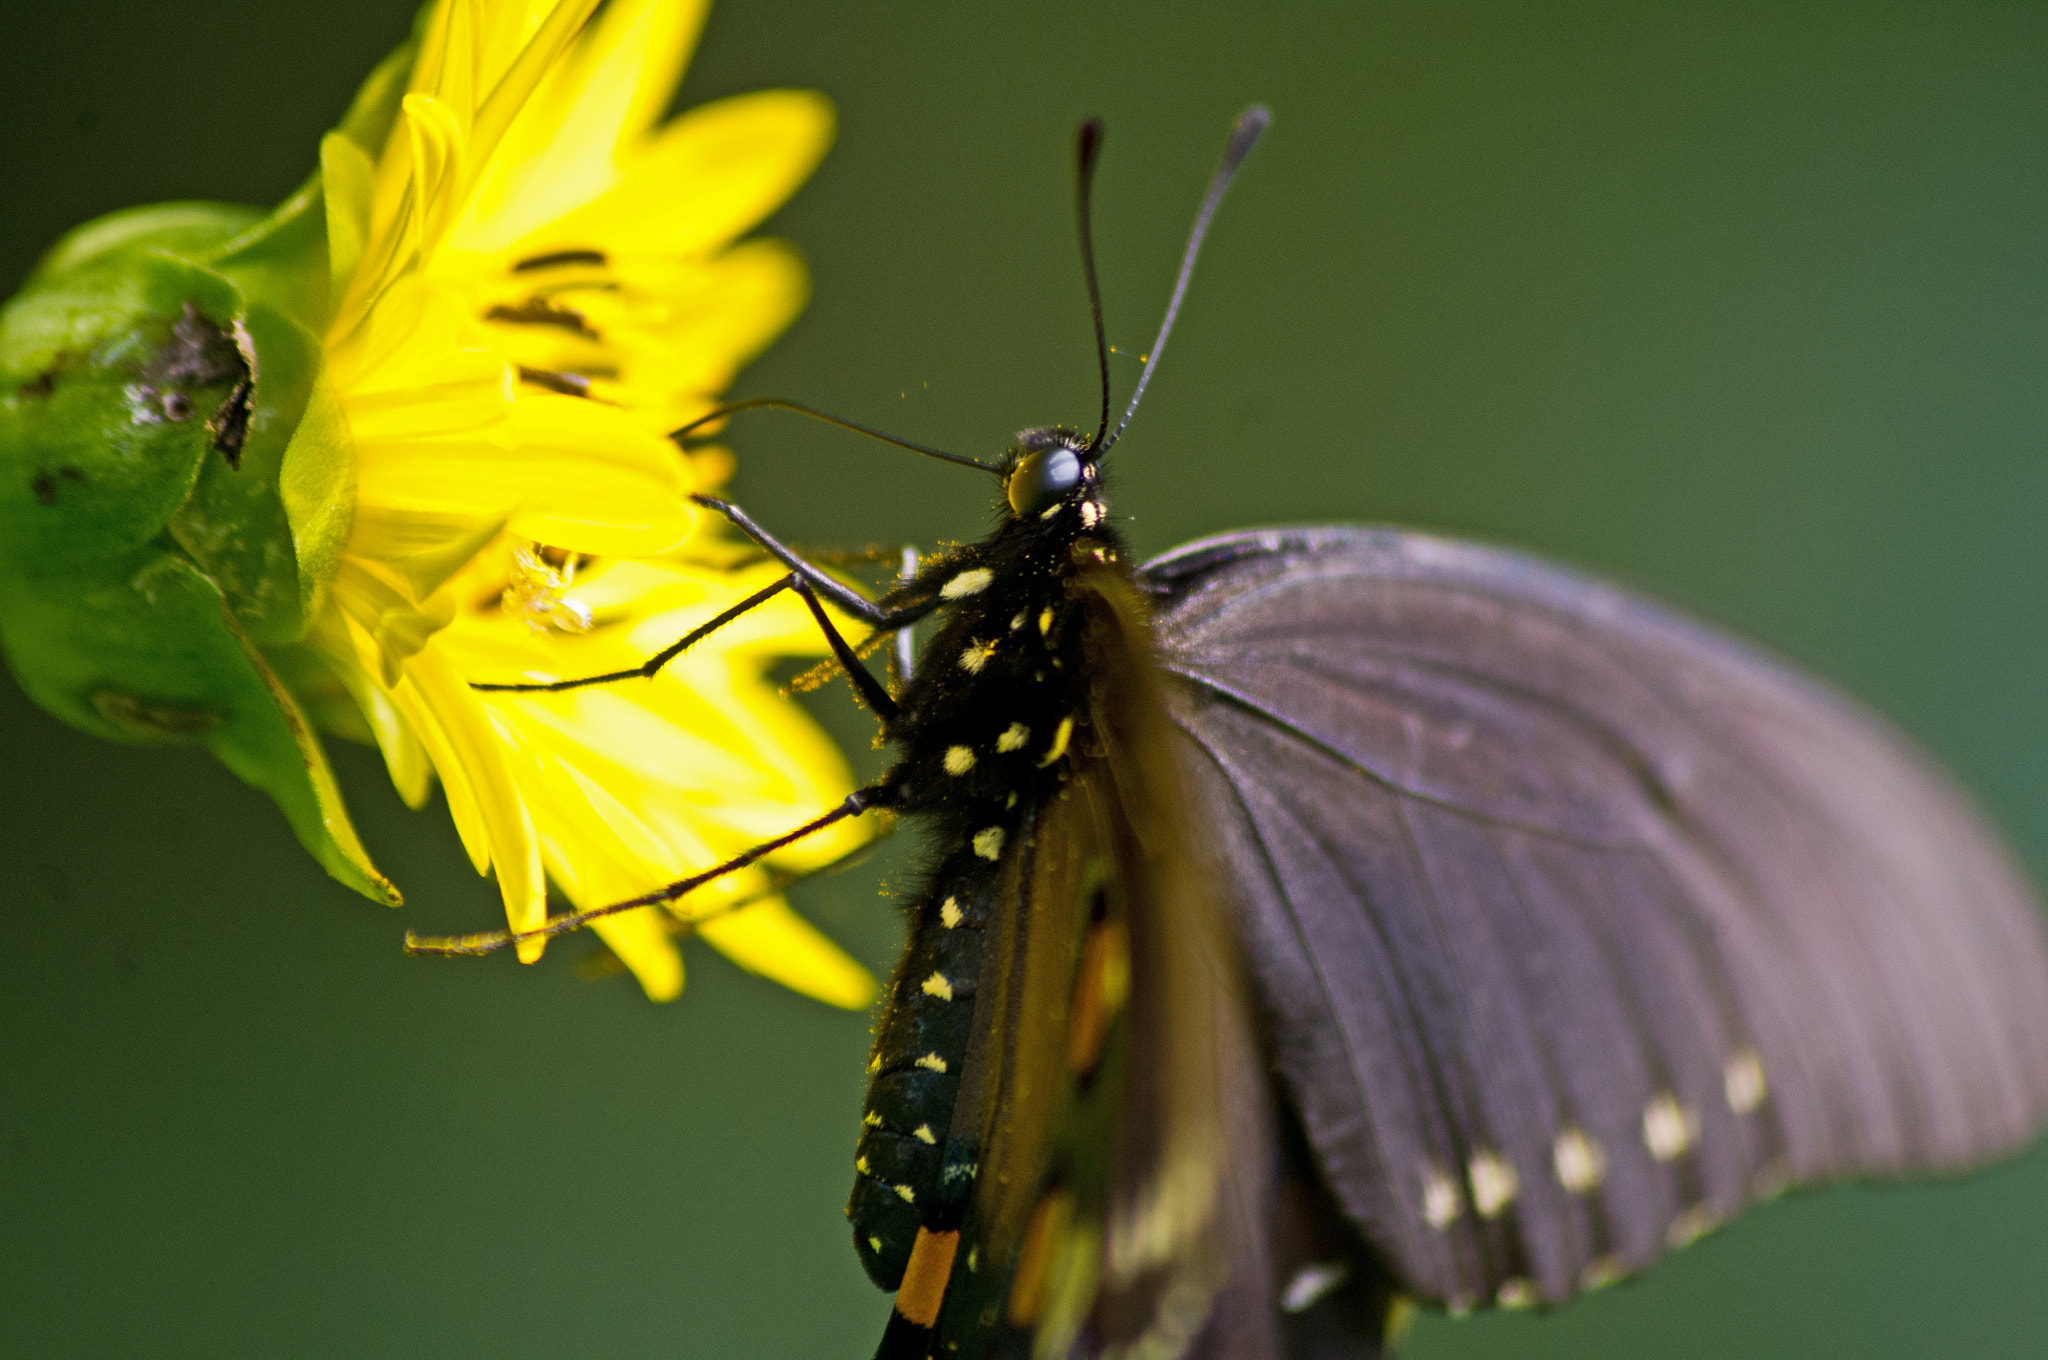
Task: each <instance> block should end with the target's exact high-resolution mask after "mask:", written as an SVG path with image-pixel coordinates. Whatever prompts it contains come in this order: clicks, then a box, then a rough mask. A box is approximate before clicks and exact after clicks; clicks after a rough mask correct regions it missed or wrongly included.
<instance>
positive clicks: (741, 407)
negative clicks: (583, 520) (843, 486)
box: [668, 397, 1003, 477]
mask: <svg viewBox="0 0 2048 1360" xmlns="http://www.w3.org/2000/svg"><path fill="white" fill-rule="evenodd" d="M741 411H794V412H796V413H797V414H798V415H800V416H809V417H810V418H811V419H812V420H822V421H824V422H825V423H826V424H827V425H837V426H838V427H839V428H840V429H842V430H852V431H853V432H854V433H855V434H864V435H866V436H867V437H868V438H870V439H879V440H881V441H882V442H883V443H884V444H894V445H895V446H896V447H897V448H899V449H909V450H910V451H911V452H912V453H921V454H923V455H924V456H925V457H927V458H936V459H938V460H939V461H940V462H943V463H958V464H959V465H960V466H961V467H971V468H979V469H980V470H981V471H983V472H989V473H994V474H995V475H996V476H998V477H1000V476H1002V475H1003V470H1002V469H1001V468H999V467H996V466H994V465H993V464H990V463H983V462H980V461H978V460H976V459H973V458H968V457H965V456H963V455H961V454H957V453H947V452H946V451H945V450H944V449H932V448H926V447H925V446H924V445H923V444H913V443H911V442H910V441H909V440H908V439H898V438H897V437H896V436H895V435H893V434H883V433H882V432H881V431H880V430H871V429H869V428H868V427H867V426H865V425H857V424H855V423H854V422H853V421H851V420H841V419H840V418H839V417H838V416H833V415H827V414H825V413H824V412H823V411H819V410H814V409H813V408H811V407H809V406H804V405H801V404H800V403H797V402H794V401H784V400H783V399H782V398H780V397H752V398H749V399H748V400H746V401H736V402H734V403H733V404H732V405H730V406H721V407H719V408H718V409H717V410H715V411H712V412H711V413H709V414H708V415H701V416H698V417H697V418H696V419H695V420H693V421H691V422H690V423H689V424H687V425H684V426H681V427H679V428H677V429H673V430H670V431H669V432H668V437H669V438H670V439H672V440H674V441H675V443H676V446H677V447H678V448H680V447H681V446H682V443H683V440H684V438H685V437H686V436H688V434H689V433H690V431H692V430H695V429H698V428H700V427H702V426H705V425H709V424H711V423H712V422H713V421H717V420H723V419H725V418H726V417H727V416H730V415H737V414H738V413H739V412H741Z"/></svg>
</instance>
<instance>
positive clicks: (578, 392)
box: [519, 364, 590, 397]
mask: <svg viewBox="0 0 2048 1360" xmlns="http://www.w3.org/2000/svg"><path fill="white" fill-rule="evenodd" d="M519 381H521V382H523V383H531V384H533V385H534V386H535V387H544V388H546V389H547V390H548V391H550V392H560V393H561V394H562V395H563V396H565V397H588V396H589V395H590V379H589V378H586V377H584V376H583V375H582V374H581V373H559V372H557V371H555V370H554V369H552V368H528V367H527V366H526V365H525V364H521V365H520V366H519Z"/></svg>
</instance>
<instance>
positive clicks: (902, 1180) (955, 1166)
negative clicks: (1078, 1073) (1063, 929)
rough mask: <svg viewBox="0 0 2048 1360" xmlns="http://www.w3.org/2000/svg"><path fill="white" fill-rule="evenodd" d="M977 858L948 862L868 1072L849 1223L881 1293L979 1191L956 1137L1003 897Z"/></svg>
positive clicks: (920, 913) (919, 921)
mask: <svg viewBox="0 0 2048 1360" xmlns="http://www.w3.org/2000/svg"><path fill="white" fill-rule="evenodd" d="M973 858H974V856H973V855H972V852H971V851H970V852H968V853H967V854H959V853H955V854H954V855H951V856H949V857H948V858H947V860H946V861H945V862H944V863H943V864H941V865H940V867H939V871H938V873H937V874H936V876H935V877H934V879H933V883H932V887H931V889H930V891H929V892H928V893H927V894H926V898H925V900H924V901H922V902H920V903H919V909H918V910H917V912H916V914H915V916H914V918H913V922H912V927H911V938H910V945H909V947H908V948H907V949H906V950H905V951H904V955H903V961H902V962H901V963H900V964H898V965H897V969H896V976H895V978H894V980H893V981H892V982H891V984H890V990H889V1002H888V1007H887V1009H886V1010H885V1011H884V1012H883V1016H882V1023H881V1026H880V1029H879V1031H878V1032H877V1034H876V1036H875V1049H874V1056H873V1057H872V1058H871V1059H870V1061H869V1064H868V1070H869V1073H870V1081H869V1085H868V1098H867V1105H866V1108H865V1110H864V1111H863V1112H862V1115H861V1124H862V1127H861V1138H860V1145H859V1148H858V1149H857V1151H856V1153H855V1156H854V1172H855V1177H854V1185H853V1197H852V1199H851V1200H850V1201H849V1202H848V1204H847V1206H846V1213H847V1217H848V1218H850V1219H852V1220H853V1236H854V1246H855V1248H856V1249H857V1250H858V1251H859V1253H860V1260H861V1265H862V1266H863V1267H864V1268H865V1269H866V1270H867V1272H868V1275H869V1277H870V1278H871V1279H873V1280H874V1282H875V1283H876V1284H878V1285H880V1286H881V1287H882V1288H884V1289H892V1290H893V1289H895V1288H896V1287H897V1286H898V1285H899V1284H900V1283H901V1282H902V1279H903V1270H904V1266H905V1265H906V1264H907V1263H908V1262H909V1260H910V1251H911V1247H912V1246H913V1245H914V1244H915V1241H916V1238H917V1230H918V1229H919V1228H920V1227H925V1226H932V1227H947V1226H950V1225H951V1224H952V1223H954V1222H957V1220H958V1217H959V1208H960V1205H961V1203H962V1201H963V1200H964V1198H965V1194H966V1191H967V1190H968V1189H969V1188H970V1187H971V1186H972V1185H973V1182H974V1152H973V1148H972V1146H971V1145H963V1144H962V1143H961V1142H960V1141H959V1140H956V1139H951V1138H949V1136H948V1131H949V1130H950V1128H951V1126H952V1120H953V1104H954V1098H955V1096H956V1095H957V1094H958V1092H959V1089H960V1070H961V1068H962V1067H963V1066H964V1065H965V1062H966V1058H967V1043H968V1038H969V1035H970V1032H971V1030H972V1027H973V1022H974V998H975V993H976V990H977V988H978V984H979V982H980V977H981V961H982V953H983V934H982V927H983V925H984V923H985V922H986V921H987V919H988V910H987V908H988V901H989V897H990V894H991V893H992V891H993V889H994V886H995V876H994V873H993V872H992V870H993V868H994V866H993V865H992V864H987V862H986V861H984V865H985V866H986V867H983V866H977V865H976V864H974V863H972V860H973Z"/></svg>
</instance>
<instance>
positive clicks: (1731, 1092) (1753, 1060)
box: [1721, 1046, 1770, 1114]
mask: <svg viewBox="0 0 2048 1360" xmlns="http://www.w3.org/2000/svg"><path fill="white" fill-rule="evenodd" d="M1721 1085H1722V1087H1723V1088H1724V1089H1725V1090H1726V1091H1727V1092H1728V1108H1729V1109H1731V1110H1733V1111H1735V1113H1737V1114H1748V1113H1750V1112H1751V1111H1753V1110H1755V1109H1756V1107H1757V1106H1759V1105H1761V1104H1763V1103H1764V1097H1765V1096H1766V1095H1768V1094H1769V1093H1770V1087H1769V1086H1768V1085H1767V1084H1766V1083H1765V1082H1764V1060H1763V1059H1762V1058H1759V1057H1758V1056H1757V1053H1756V1050H1755V1049H1753V1048H1749V1047H1746V1046H1745V1047H1743V1048H1738V1049H1736V1050H1735V1053H1734V1056H1732V1057H1730V1058H1729V1059H1728V1061H1727V1062H1726V1063H1725V1064H1723V1065H1722V1068H1721Z"/></svg>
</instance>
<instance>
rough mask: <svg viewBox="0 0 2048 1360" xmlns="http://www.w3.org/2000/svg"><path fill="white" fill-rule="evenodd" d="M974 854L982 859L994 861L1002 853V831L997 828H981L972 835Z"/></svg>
mask: <svg viewBox="0 0 2048 1360" xmlns="http://www.w3.org/2000/svg"><path fill="white" fill-rule="evenodd" d="M974 853H975V854H977V855H980V856H981V857H982V858H983V859H995V858H996V857H997V856H999V855H1001V854H1002V853H1003V829H1002V828H1001V827H999V826H988V827H983V828H982V829H981V830H979V831H977V832H975V833H974Z"/></svg>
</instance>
